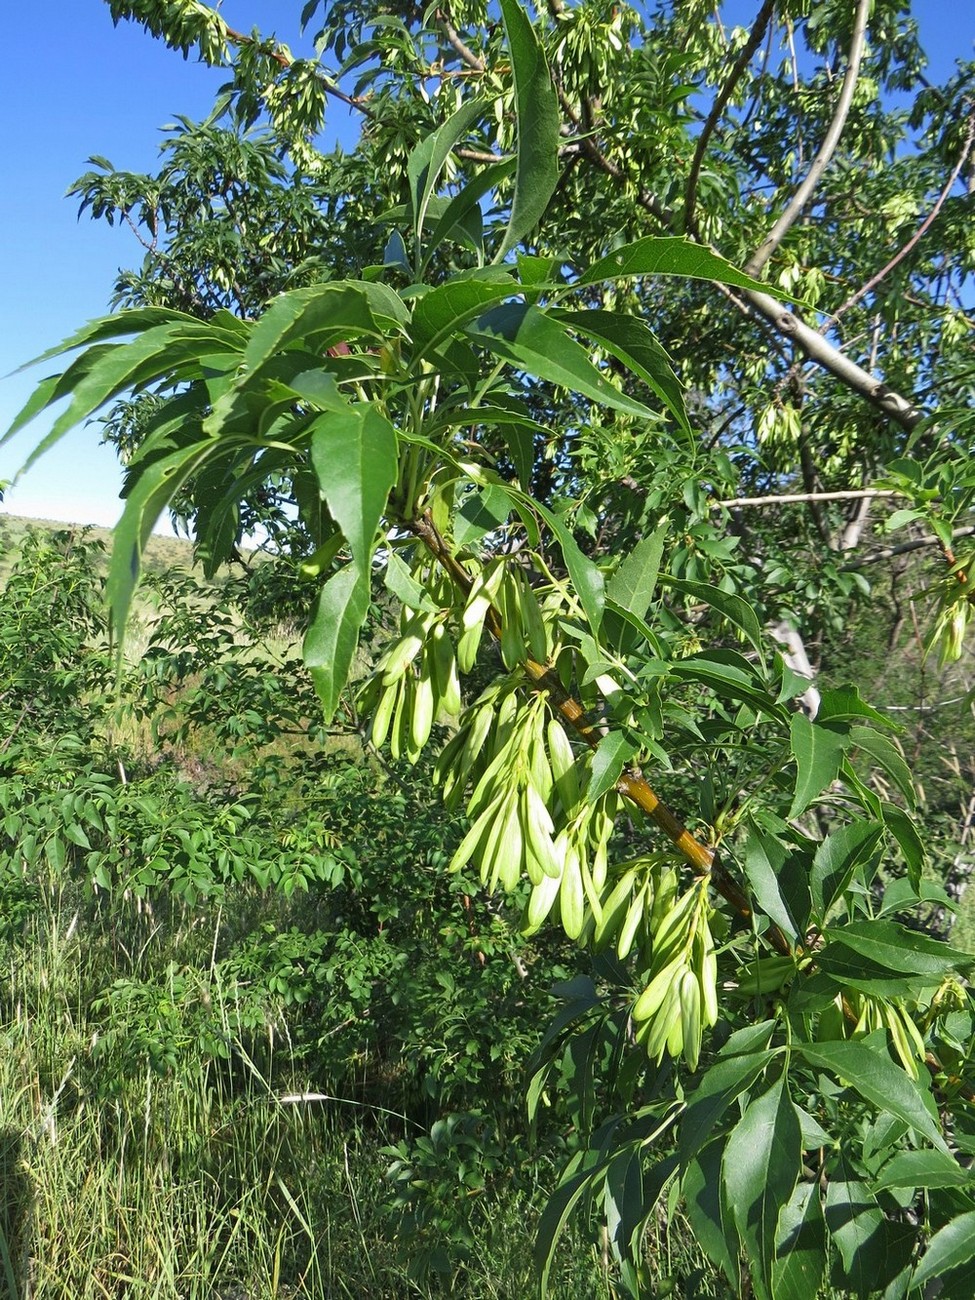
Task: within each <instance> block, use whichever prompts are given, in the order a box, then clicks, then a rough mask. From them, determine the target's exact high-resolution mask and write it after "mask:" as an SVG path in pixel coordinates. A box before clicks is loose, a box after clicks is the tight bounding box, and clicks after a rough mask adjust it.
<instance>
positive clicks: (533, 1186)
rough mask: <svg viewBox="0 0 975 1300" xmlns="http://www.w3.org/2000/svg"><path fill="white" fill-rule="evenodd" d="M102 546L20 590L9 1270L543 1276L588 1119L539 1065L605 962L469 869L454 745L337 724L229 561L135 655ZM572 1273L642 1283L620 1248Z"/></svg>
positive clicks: (22, 579) (53, 556)
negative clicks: (543, 1234) (520, 923)
mask: <svg viewBox="0 0 975 1300" xmlns="http://www.w3.org/2000/svg"><path fill="white" fill-rule="evenodd" d="M101 565H102V553H101V550H100V547H99V545H98V543H97V542H93V541H91V540H90V539H78V538H73V537H68V536H66V535H64V534H50V533H44V532H36V533H32V534H27V535H26V536H25V538H24V539H23V544H22V545H21V548H20V551H19V554H18V560H17V564H16V565H15V566H14V568H13V569H12V570H11V571H10V573H9V575H8V577H7V579H6V581H5V585H4V588H3V593H2V595H3V599H2V601H0V723H2V727H0V963H2V968H3V970H4V980H3V983H2V986H0V1173H2V1187H3V1193H2V1197H0V1277H2V1278H3V1280H4V1284H5V1286H6V1293H7V1294H9V1295H11V1296H16V1297H18V1298H19V1297H25V1298H26V1296H28V1295H29V1296H31V1297H32V1298H33V1300H40V1298H49V1300H59V1298H60V1297H69V1296H70V1297H72V1298H74V1297H92V1300H95V1298H96V1297H98V1298H99V1300H101V1298H103V1297H106V1296H113V1297H115V1296H132V1297H136V1296H138V1297H142V1296H146V1297H149V1296H152V1297H173V1300H176V1297H179V1300H190V1298H191V1297H200V1298H201V1300H203V1298H204V1297H205V1298H206V1300H258V1298H262V1300H263V1297H272V1296H274V1297H282V1298H285V1300H290V1298H291V1297H299V1296H305V1297H309V1300H312V1298H314V1300H321V1298H324V1297H332V1296H335V1297H360V1296H361V1297H365V1296H370V1297H372V1296H383V1297H399V1296H404V1297H406V1296H410V1297H413V1296H431V1297H432V1296H440V1295H461V1294H463V1295H471V1296H478V1297H493V1296H498V1297H502V1296H505V1297H512V1298H513V1300H514V1298H515V1297H523V1296H525V1295H528V1294H530V1292H531V1287H532V1280H531V1279H532V1276H533V1263H532V1250H533V1240H534V1231H535V1227H536V1224H537V1221H538V1215H539V1213H540V1211H541V1208H542V1206H543V1205H544V1201H545V1189H547V1188H550V1187H551V1185H552V1183H553V1182H554V1180H555V1177H556V1170H557V1168H558V1167H559V1165H560V1163H561V1162H562V1160H563V1159H564V1155H565V1151H566V1149H567V1144H568V1149H571V1146H572V1143H573V1142H574V1141H575V1140H576V1139H575V1138H574V1136H573V1131H572V1126H571V1124H566V1122H565V1117H564V1116H561V1117H559V1118H558V1119H556V1117H555V1116H554V1114H553V1122H552V1123H551V1124H550V1125H548V1126H547V1128H545V1129H544V1131H537V1132H536V1133H534V1134H530V1133H529V1130H528V1125H527V1121H526V1118H525V1114H524V1108H523V1095H524V1080H525V1073H524V1072H525V1066H526V1063H527V1061H528V1059H529V1057H530V1055H531V1052H532V1050H533V1049H534V1047H535V1046H536V1044H537V1042H538V1038H539V1033H540V1029H541V1027H542V1025H544V1023H545V1021H546V1020H547V1018H548V1016H549V1015H550V1013H551V1009H552V1003H551V1000H550V995H549V990H550V987H551V986H552V984H553V982H555V981H557V980H559V979H564V978H566V977H567V976H569V975H571V974H572V972H573V970H574V969H575V966H576V965H577V963H578V961H579V958H578V956H577V955H576V954H575V953H573V952H572V951H571V950H567V949H565V947H564V946H563V947H559V946H558V945H550V946H546V945H545V944H542V943H539V944H536V945H534V946H531V947H529V946H528V945H527V944H526V942H525V941H524V940H522V939H521V938H520V937H519V936H518V934H517V930H516V926H515V921H516V916H515V915H514V914H509V912H508V911H507V910H506V909H503V908H499V907H498V906H497V905H496V904H495V903H494V902H493V901H492V900H489V899H488V898H486V897H485V896H484V895H483V894H482V893H481V891H480V890H479V889H478V888H477V885H476V882H475V881H473V880H471V879H468V878H466V877H465V876H463V875H457V876H449V875H447V873H446V872H445V870H444V867H445V865H446V863H447V861H448V860H449V857H450V854H451V852H452V851H453V847H455V843H456V838H457V834H458V832H457V828H456V827H453V826H452V825H451V824H449V823H447V824H446V829H445V823H444V820H443V813H442V807H441V806H440V804H439V799H438V796H437V794H436V792H435V791H434V790H433V788H432V779H431V773H430V771H429V769H423V768H421V769H420V770H418V771H412V770H411V769H408V768H406V767H397V766H393V767H388V766H386V765H385V764H382V763H380V762H378V760H376V759H372V760H371V761H367V760H366V758H365V751H364V749H363V745H362V741H361V738H360V737H359V734H358V731H357V729H356V726H355V722H354V719H351V720H349V723H348V724H347V725H346V726H345V727H344V728H342V727H340V728H339V729H338V730H337V731H336V732H333V733H331V734H329V735H325V734H323V733H322V732H321V729H320V728H319V727H318V726H317V724H316V723H315V722H314V720H313V709H314V701H313V698H312V697H311V695H310V694H309V693H308V688H307V685H306V683H305V680H304V678H303V677H302V676H300V675H299V674H297V673H296V672H295V670H294V661H293V657H292V656H291V655H290V652H289V651H288V650H287V647H286V646H285V647H283V648H282V645H281V643H280V638H279V637H278V632H277V629H276V628H275V627H274V626H273V622H272V621H271V620H265V621H263V622H262V621H261V620H260V619H258V618H256V617H254V616H253V615H252V613H248V612H246V611H245V609H244V606H243V605H242V603H241V601H240V598H239V596H238V595H237V594H235V593H234V592H232V591H231V590H230V588H229V587H228V588H226V589H221V593H220V595H219V598H218V595H217V594H215V593H214V592H212V591H211V592H210V594H209V595H207V594H205V593H204V594H200V593H199V592H198V591H197V592H196V594H195V597H194V599H195V600H196V601H197V602H201V601H204V600H206V601H208V602H209V604H208V607H207V617H206V618H205V619H204V618H201V617H200V613H199V609H198V608H196V607H195V606H194V604H193V603H192V602H191V603H190V604H189V605H187V603H186V602H184V601H183V600H182V596H183V595H185V594H186V588H187V584H188V583H190V582H191V581H192V579H190V578H187V577H186V576H185V575H183V576H178V575H175V576H174V575H169V576H166V575H163V576H160V577H159V578H158V579H151V580H150V584H149V594H150V596H151V597H152V599H153V601H154V602H155V609H156V620H155V622H154V624H153V627H152V630H151V633H150V635H149V636H148V638H147V641H146V644H145V646H144V648H143V653H142V657H141V659H140V661H139V663H138V664H137V665H136V666H135V667H133V668H131V669H128V670H126V671H125V673H124V674H123V676H122V678H121V679H120V678H119V676H118V673H117V671H116V667H115V661H114V658H113V656H112V654H111V651H110V648H109V645H108V641H107V636H106V628H105V623H104V613H103V606H102V604H101ZM153 583H155V585H153ZM191 594H193V593H191ZM377 617H379V616H378V615H377ZM268 627H271V631H270V632H268ZM242 629H244V631H245V632H246V635H242ZM561 1268H562V1272H561V1274H559V1275H558V1280H557V1283H556V1289H555V1294H557V1295H562V1296H565V1297H567V1298H569V1297H576V1296H579V1297H582V1296H585V1297H590V1296H593V1297H599V1296H607V1297H609V1296H610V1294H611V1293H612V1292H611V1288H610V1282H611V1279H612V1276H613V1269H612V1267H611V1266H610V1264H609V1261H608V1257H605V1258H604V1255H603V1253H602V1252H601V1251H600V1249H599V1247H598V1243H597V1245H596V1246H590V1245H586V1244H585V1242H584V1240H583V1239H582V1238H581V1237H580V1238H579V1239H578V1241H577V1242H576V1243H575V1245H574V1246H573V1247H571V1248H570V1249H568V1250H566V1251H565V1252H564V1255H563V1261H562V1264H561Z"/></svg>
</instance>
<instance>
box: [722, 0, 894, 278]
mask: <svg viewBox="0 0 975 1300" xmlns="http://www.w3.org/2000/svg"><path fill="white" fill-rule="evenodd" d="M870 5H871V0H859V3H858V4H857V11H856V16H855V18H854V20H853V34H852V37H851V39H850V53H849V57H848V59H847V64H846V75H845V76H844V78H843V85H842V87H841V89H840V96H839V99H838V100H837V101H836V110H835V112H834V113H833V120H832V121H831V122H830V124H829V130H828V131H827V132H826V135H825V137H824V139H823V143H822V144H821V145H820V147H819V153H817V155H816V157H815V158H814V159H813V161H812V164H811V166H810V168H809V171H808V172H807V173H806V178H805V180H804V181H803V182H802V184H801V185H800V186H799V188H798V189H797V190H796V192H795V194H793V196H792V198H791V200H790V201H789V203H788V205H787V206H786V209H785V211H784V212H783V213H782V215H781V216H780V217H779V219H778V221H776V223H775V225H774V226H773V227H772V229H771V231H770V232H769V234H768V235H767V236H766V238H765V240H764V242H763V243H762V244H761V246H760V247H759V248H758V249H757V250H756V252H755V253H754V255H753V256H752V257H751V258H750V259H749V261H748V262H747V263H746V264H745V268H744V269H745V270H746V271H747V272H748V274H749V275H758V273H759V272H760V271H761V269H762V267H763V266H765V264H766V262H767V261H768V260H769V258H770V257H771V256H772V254H773V253H774V252H775V250H776V249H777V248H778V246H779V244H781V243H782V240H783V239H784V238H785V236H786V234H787V233H788V231H789V230H790V229H791V227H792V226H793V224H794V223H795V221H796V219H797V218H798V216H799V214H800V213H801V212H802V210H803V208H804V207H805V206H806V204H807V203H808V202H809V200H810V199H811V198H812V195H813V192H814V191H815V189H816V186H817V185H818V184H819V179H820V177H821V176H822V174H823V172H824V171H825V170H826V168H827V166H828V164H829V161H830V159H831V158H832V156H833V154H834V152H835V150H836V146H837V145H838V144H839V142H840V136H841V135H842V134H843V127H844V126H845V125H846V119H847V115H848V114H849V111H850V105H851V103H852V102H853V92H854V90H855V89H856V83H857V78H858V77H859V75H860V63H861V60H862V59H863V47H864V44H865V41H866V33H867V18H868V16H869V13H870Z"/></svg>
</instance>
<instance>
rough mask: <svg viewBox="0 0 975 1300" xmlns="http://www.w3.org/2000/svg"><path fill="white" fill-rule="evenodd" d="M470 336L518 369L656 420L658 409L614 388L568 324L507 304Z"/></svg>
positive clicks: (535, 310) (523, 306) (477, 325)
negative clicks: (568, 330)
mask: <svg viewBox="0 0 975 1300" xmlns="http://www.w3.org/2000/svg"><path fill="white" fill-rule="evenodd" d="M467 332H468V334H469V335H470V336H471V338H473V339H474V340H475V342H477V343H481V344H483V346H484V347H486V348H487V349H488V350H489V351H490V352H493V353H494V355H495V356H497V357H500V358H501V359H502V360H504V361H508V362H510V363H511V365H513V366H514V367H515V368H516V369H517V370H521V371H524V372H525V373H526V374H529V375H534V376H535V377H536V378H537V379H545V380H547V381H548V382H549V383H552V384H559V385H560V386H561V387H563V388H567V389H568V390H569V391H570V392H574V393H581V394H582V395H583V396H584V397H588V398H591V400H592V401H594V402H597V403H599V404H600V405H602V406H611V407H612V408H613V409H614V410H617V411H623V412H624V413H625V414H626V415H635V416H637V417H638V418H640V419H650V420H653V419H655V418H656V417H655V416H654V413H653V411H651V410H650V408H649V407H648V406H644V405H643V403H642V402H638V401H636V400H635V399H634V398H632V397H627V396H626V394H625V393H622V392H620V390H619V389H618V388H616V387H614V385H613V384H611V383H610V382H609V381H608V380H606V379H604V378H603V376H602V374H601V373H600V372H599V371H598V370H597V369H596V367H595V366H594V365H593V364H592V362H591V361H590V360H589V356H588V354H587V352H586V350H585V348H582V347H580V346H579V344H578V343H576V341H575V339H573V338H571V337H570V335H569V334H568V332H567V331H566V329H565V328H564V326H562V325H561V324H560V323H559V322H558V321H557V320H555V319H554V318H553V317H552V316H549V315H546V313H545V312H543V311H541V310H540V309H539V308H538V307H532V306H530V305H529V304H528V303H523V302H513V303H506V304H505V305H504V306H502V307H495V309H494V310H493V311H489V312H486V313H485V314H484V315H483V316H480V317H479V318H478V319H477V320H476V321H474V323H473V324H472V325H470V326H469V327H468V331H467Z"/></svg>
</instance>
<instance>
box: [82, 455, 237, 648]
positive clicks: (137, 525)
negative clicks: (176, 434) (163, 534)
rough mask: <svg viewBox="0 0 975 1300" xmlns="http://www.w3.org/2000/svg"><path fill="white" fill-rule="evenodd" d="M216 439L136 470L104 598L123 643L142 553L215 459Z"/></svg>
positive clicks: (118, 527) (114, 545)
mask: <svg viewBox="0 0 975 1300" xmlns="http://www.w3.org/2000/svg"><path fill="white" fill-rule="evenodd" d="M216 450H217V444H216V443H215V442H213V440H212V439H209V438H208V439H207V440H206V441H205V442H195V443H192V444H191V445H190V446H188V447H180V448H179V449H178V450H177V451H173V452H170V453H169V455H166V456H160V457H159V458H158V459H156V460H152V461H149V462H148V463H147V464H144V465H141V466H138V467H137V468H136V469H135V470H133V472H132V478H131V486H127V495H126V499H125V509H124V510H123V512H122V518H121V519H120V520H119V522H118V524H117V525H116V526H115V531H114V533H113V537H112V561H111V565H110V567H109V574H108V584H107V590H106V594H107V596H108V601H109V607H110V610H111V619H112V634H113V636H115V637H117V638H118V644H119V651H120V652H121V646H122V639H123V637H124V635H125V627H126V624H127V623H128V618H129V611H130V609H131V607H132V594H133V592H134V591H135V588H136V585H137V584H138V581H139V574H140V572H141V570H142V552H143V550H144V549H145V545H146V542H147V541H148V540H149V537H150V535H151V533H152V530H153V527H154V526H155V523H156V520H157V519H158V518H159V516H160V515H161V514H162V512H163V511H164V510H165V509H166V507H167V506H168V505H169V503H170V501H172V499H173V497H174V496H175V495H176V493H177V492H178V491H179V490H180V488H181V487H182V486H183V484H184V483H185V482H186V480H187V479H188V478H190V476H191V475H192V474H193V472H194V470H196V469H198V468H199V466H200V465H202V464H203V462H204V461H205V460H206V458H207V457H208V456H211V455H213V454H214V452H215V451H216Z"/></svg>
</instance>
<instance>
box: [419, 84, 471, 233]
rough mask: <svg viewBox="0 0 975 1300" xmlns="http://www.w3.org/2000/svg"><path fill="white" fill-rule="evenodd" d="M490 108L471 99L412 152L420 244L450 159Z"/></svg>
mask: <svg viewBox="0 0 975 1300" xmlns="http://www.w3.org/2000/svg"><path fill="white" fill-rule="evenodd" d="M486 108H487V104H486V101H484V100H482V99H470V100H468V101H467V103H466V104H463V105H462V106H461V107H460V108H459V109H458V110H457V112H456V113H454V114H453V116H452V117H449V118H448V119H447V121H446V122H444V123H443V125H442V126H439V127H438V128H437V129H436V130H435V131H433V132H431V134H430V135H428V136H427V137H426V139H424V140H421V141H420V143H419V144H418V145H417V146H416V148H415V149H413V150H412V151H411V153H410V156H409V158H408V159H407V161H406V175H407V177H408V179H409V183H410V197H411V199H412V201H413V233H414V235H415V236H416V239H417V241H418V242H419V240H420V238H421V236H422V234H423V223H424V221H425V220H426V215H427V207H428V205H429V202H430V197H431V195H432V194H434V192H435V191H436V188H437V183H438V181H439V180H440V175H441V172H442V171H443V169H444V165H445V163H446V162H447V159H448V158H449V157H450V155H451V153H452V152H453V149H454V146H455V145H456V144H458V143H459V141H461V140H463V138H464V137H465V136H466V135H469V134H470V131H471V128H472V127H473V126H474V124H475V123H476V122H477V121H478V119H479V118H480V117H482V116H483V115H484V113H485V111H486ZM455 224H456V223H455Z"/></svg>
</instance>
